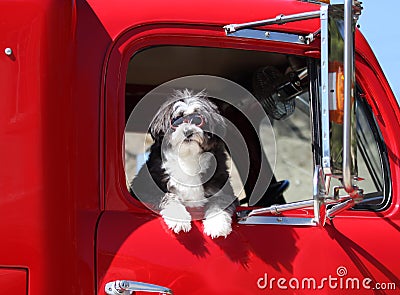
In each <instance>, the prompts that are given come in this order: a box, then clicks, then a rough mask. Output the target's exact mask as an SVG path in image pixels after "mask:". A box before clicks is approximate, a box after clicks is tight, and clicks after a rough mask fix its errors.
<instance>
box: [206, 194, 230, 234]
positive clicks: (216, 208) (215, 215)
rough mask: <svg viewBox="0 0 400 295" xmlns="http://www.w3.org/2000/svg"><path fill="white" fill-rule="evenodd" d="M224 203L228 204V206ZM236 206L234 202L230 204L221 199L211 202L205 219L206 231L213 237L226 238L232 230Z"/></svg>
mask: <svg viewBox="0 0 400 295" xmlns="http://www.w3.org/2000/svg"><path fill="white" fill-rule="evenodd" d="M223 205H226V208H224V206H223ZM235 208H236V206H235V203H234V202H233V203H232V204H230V205H228V204H224V202H220V201H214V202H210V203H209V204H208V205H207V209H206V212H205V219H204V220H203V226H204V233H205V234H206V235H208V236H210V237H211V238H213V239H214V238H218V237H225V238H226V237H227V236H228V235H229V234H230V233H231V232H232V215H233V213H234V211H235Z"/></svg>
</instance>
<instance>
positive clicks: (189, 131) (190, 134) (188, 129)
mask: <svg viewBox="0 0 400 295" xmlns="http://www.w3.org/2000/svg"><path fill="white" fill-rule="evenodd" d="M193 133H194V131H193V129H190V128H187V129H185V130H184V131H183V134H184V135H185V137H186V138H190V137H192V135H193Z"/></svg>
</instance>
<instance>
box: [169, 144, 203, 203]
mask: <svg viewBox="0 0 400 295" xmlns="http://www.w3.org/2000/svg"><path fill="white" fill-rule="evenodd" d="M208 165H209V157H208V156H207V154H201V153H195V154H192V153H188V154H186V153H184V154H178V153H177V152H175V151H168V152H166V153H165V154H164V158H163V168H164V169H165V171H166V173H167V174H168V175H169V182H168V188H169V189H171V192H173V193H174V194H176V195H177V196H178V198H179V200H180V201H181V202H182V203H183V204H184V205H185V206H187V207H201V206H204V205H205V204H206V203H207V199H206V198H205V197H204V189H203V179H202V175H203V174H204V172H205V171H206V170H207V168H208Z"/></svg>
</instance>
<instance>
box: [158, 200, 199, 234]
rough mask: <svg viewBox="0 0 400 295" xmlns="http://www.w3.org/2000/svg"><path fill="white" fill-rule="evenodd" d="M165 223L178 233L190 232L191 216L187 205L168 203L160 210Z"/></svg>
mask: <svg viewBox="0 0 400 295" xmlns="http://www.w3.org/2000/svg"><path fill="white" fill-rule="evenodd" d="M160 214H161V216H162V217H163V218H164V222H165V224H166V225H167V226H168V228H169V229H171V230H173V231H174V232H175V233H176V234H177V233H179V232H180V231H184V232H188V231H190V230H191V229H192V225H191V219H192V218H191V216H190V213H189V212H188V211H187V210H186V208H185V206H183V205H182V204H179V203H171V204H168V205H167V206H166V207H165V208H164V209H163V210H161V212H160Z"/></svg>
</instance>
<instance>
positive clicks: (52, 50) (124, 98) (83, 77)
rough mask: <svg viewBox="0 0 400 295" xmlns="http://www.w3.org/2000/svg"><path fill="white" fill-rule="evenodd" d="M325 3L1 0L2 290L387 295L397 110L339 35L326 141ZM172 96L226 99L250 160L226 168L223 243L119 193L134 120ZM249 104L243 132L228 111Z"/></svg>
mask: <svg viewBox="0 0 400 295" xmlns="http://www.w3.org/2000/svg"><path fill="white" fill-rule="evenodd" d="M321 2H327V1H321ZM331 2H333V3H331V4H330V5H328V4H326V3H320V2H318V3H317V1H298V0H271V1H259V0H251V1H225V0H222V1H209V0H203V1H158V0H154V1H153V0H151V1H140V2H139V1H126V0H115V1H105V0H74V1H61V0H21V1H0V19H1V21H0V32H1V36H2V37H1V38H0V44H1V46H0V49H1V52H0V53H1V54H0V68H1V71H0V77H1V79H0V92H1V94H2V98H1V99H0V110H1V112H2V116H0V143H1V144H0V147H1V149H0V163H1V165H0V234H1V236H3V238H2V241H3V242H2V243H1V246H0V290H2V291H1V293H4V294H5V293H10V292H12V293H13V294H18V295H19V294H21V295H22V294H29V295H39V294H52V293H56V294H87V295H89V294H93V295H94V294H98V295H100V294H131V292H136V293H135V294H146V293H147V292H159V293H161V294H168V293H172V292H173V294H268V293H273V294H314V293H315V294H398V292H399V291H398V290H399V288H400V265H399V263H398V260H397V257H398V254H397V251H398V248H399V246H400V234H399V230H400V213H399V204H400V199H399V197H400V192H399V188H400V182H399V179H400V177H399V173H400V166H399V165H400V162H399V159H400V139H399V136H398V130H400V121H399V117H400V109H399V106H398V104H397V101H396V98H395V97H394V95H393V92H392V91H391V89H390V87H389V85H388V82H387V80H386V78H385V76H384V74H383V72H382V69H381V68H380V65H379V63H378V61H377V60H376V58H375V56H374V54H373V52H372V50H371V48H370V47H369V45H368V43H367V41H366V40H365V38H364V37H363V36H362V34H361V33H360V31H359V30H358V29H355V42H354V50H352V51H351V52H352V55H353V57H354V64H355V72H354V73H353V72H351V73H352V75H354V78H355V79H354V81H353V82H350V84H351V85H350V86H349V87H351V89H352V92H351V95H352V96H351V99H348V100H344V101H345V102H346V101H348V102H349V105H350V104H351V105H352V111H350V112H352V113H351V122H348V124H349V128H350V129H349V130H350V132H351V134H352V135H351V137H349V138H351V139H350V141H349V142H346V140H345V139H343V138H342V137H341V136H342V133H343V132H344V133H346V132H347V131H343V130H344V129H343V128H344V127H343V126H344V125H346V124H347V123H346V124H345V123H344V122H343V121H342V119H343V114H342V113H340V111H342V110H343V108H342V107H340V103H341V101H340V100H337V101H336V100H335V99H336V97H337V96H336V95H335V94H332V93H334V92H339V89H341V88H343V87H345V85H347V86H348V85H349V84H343V85H342V84H340V83H341V82H340V81H341V80H340V79H341V78H343V69H342V66H341V63H340V62H339V63H334V62H333V61H335V62H336V61H337V60H340V58H343V57H339V58H337V57H335V56H333V55H332V54H333V53H332V52H339V51H337V50H338V48H339V49H340V50H342V49H343V46H344V45H343V44H342V43H343V39H344V37H343V34H342V31H341V25H340V24H342V22H341V21H342V20H343V18H344V19H345V17H343V15H342V14H340V13H339V12H338V11H343V10H341V9H342V8H340V9H338V10H335V9H334V10H333V11H332V13H331V12H330V10H329V9H330V8H328V7H334V6H335V5H341V4H336V2H342V1H331ZM356 2H357V1H356ZM352 4H354V6H355V9H354V11H355V12H354V13H355V14H354V15H357V13H359V12H360V11H359V3H352ZM328 11H329V17H331V18H329V17H327V16H326V15H325V14H324V13H327V12H328ZM325 16H326V18H325ZM361 17H362V16H361ZM287 18H289V19H290V20H288V19H287ZM261 20H270V22H262V23H256V24H254V23H253V24H252V23H251V22H256V21H261ZM334 21H337V23H336V26H333V23H334ZM249 22H250V23H249ZM232 24H239V25H238V26H235V25H233V27H232ZM240 24H246V26H244V27H243V28H242V27H240ZM229 25H231V26H229ZM324 26H326V27H324ZM335 33H336V38H337V39H333V38H334V37H335ZM324 34H326V35H324ZM325 38H326V39H325ZM328 39H329V44H328V45H324V42H328ZM332 40H334V41H332ZM335 40H336V41H335ZM346 44H347V43H346ZM335 46H336V47H335ZM325 50H328V51H329V52H328V51H326V52H325ZM339 55H340V56H341V54H339ZM324 61H325V63H324ZM327 63H329V69H328V66H327ZM338 65H339V66H338ZM346 65H347V63H346ZM350 65H351V64H350ZM325 67H326V68H325ZM339 68H340V69H341V70H339ZM350 70H351V69H350ZM341 71H342V72H341ZM325 76H326V77H325ZM193 77H195V80H196V83H197V84H191V83H192V82H193ZM260 77H261V78H260ZM338 77H340V78H338ZM260 79H261V80H260ZM293 79H294V80H293ZM324 79H325V80H324ZM260 81H261V82H262V81H266V84H265V85H264V84H262V83H260ZM332 81H333V82H332ZM349 81H351V80H349ZM267 82H268V83H267ZM271 85H272V86H271ZM176 87H178V88H179V87H189V88H190V87H192V88H196V87H197V88H198V89H196V90H202V89H206V91H208V92H209V93H211V94H214V97H217V95H218V93H220V92H221V87H226V88H229V89H233V92H232V93H234V95H233V96H235V95H237V99H236V98H235V99H236V100H235V99H233V98H232V100H231V101H229V99H230V98H229V97H228V98H227V99H226V100H227V101H225V103H228V104H230V106H229V107H227V108H226V109H223V110H222V114H223V115H224V116H226V118H228V119H229V120H230V121H231V122H232V123H233V125H235V126H237V128H238V130H239V131H240V133H241V134H243V138H244V142H246V143H247V144H246V146H248V147H249V148H248V151H247V152H245V151H244V152H243V155H241V154H236V155H235V154H232V158H233V161H232V163H233V164H232V167H233V166H237V167H239V168H240V162H241V161H242V160H241V159H243V157H244V158H248V159H249V163H250V164H249V165H250V166H249V168H248V171H247V172H246V173H244V174H246V177H244V176H243V172H242V171H240V169H238V170H239V171H237V172H235V173H236V175H233V174H234V172H232V175H233V176H232V181H236V182H235V183H236V184H235V187H236V190H235V192H237V193H238V195H239V197H240V199H241V200H242V201H241V205H240V206H239V207H238V208H237V214H236V215H235V218H234V221H233V224H232V229H233V230H232V233H231V234H230V235H228V236H227V237H226V238H217V239H211V238H210V237H208V236H206V235H204V234H203V232H202V229H201V222H200V221H195V222H194V223H193V228H192V230H191V231H190V232H188V233H180V234H174V233H173V232H171V231H170V230H168V228H167V227H166V226H165V225H164V224H163V222H162V218H161V217H160V216H159V215H158V214H157V213H155V212H153V211H151V210H149V209H148V208H147V207H146V206H144V205H143V204H142V203H141V202H140V201H139V200H138V199H137V198H134V197H133V196H132V195H131V194H130V193H129V186H128V185H127V183H128V182H129V181H130V180H131V178H132V177H134V175H135V171H137V169H138V167H139V164H138V163H139V161H140V160H139V159H140V156H141V155H143V154H145V152H146V147H147V146H146V144H147V141H146V140H147V137H146V136H147V135H146V134H147V128H148V125H146V124H145V123H144V120H146V119H148V120H151V118H152V117H153V115H154V113H152V112H151V111H150V110H151V108H154V109H157V108H158V107H159V106H160V103H161V102H162V100H163V99H165V98H164V97H160V96H159V94H160V93H165V92H168V90H169V89H172V88H176ZM263 87H264V88H263ZM265 87H266V88H265ZM325 87H326V88H325ZM324 91H326V92H327V93H326V94H324ZM328 92H329V93H328ZM282 95H284V96H285V99H283V100H282V97H281V96H282ZM248 97H252V98H251V99H249V100H246V99H247V98H248ZM271 97H272V98H274V99H275V101H279V103H280V104H278V103H277V104H276V105H274V107H273V109H272V110H271V107H270V106H268V105H267V103H268V100H267V98H268V99H270V98H271ZM279 97H280V98H279ZM332 97H335V98H334V99H333V100H332ZM143 102H146V103H147V105H148V107H149V108H150V109H141V108H140V106H141V104H142V103H143ZM342 102H343V100H342ZM336 103H337V105H336ZM256 104H259V106H261V107H262V109H264V110H265V112H266V113H265V118H261V119H259V120H258V119H257V120H256V123H255V124H257V126H255V127H254V125H253V127H254V128H255V129H254V130H250V129H247V127H246V126H247V125H245V124H248V123H242V122H243V121H242V119H241V118H240V116H237V115H236V114H237V113H236V112H237V110H241V113H243V114H252V112H253V111H254V108H253V107H254V105H256ZM231 107H235V108H234V109H232V108H231ZM138 110H139V111H138ZM232 110H233V111H232ZM328 113H329V115H328ZM139 115H140V116H141V117H140V118H144V119H143V120H142V119H141V120H137V119H135V118H139ZM324 116H325V117H324ZM338 118H339V119H338ZM340 118H342V119H340ZM350 125H351V126H350ZM335 126H336V127H335ZM335 128H336V129H335ZM269 134H273V135H274V138H273V142H272V143H271V141H270V140H271V138H270V137H269ZM138 143H139V147H136V146H138ZM346 144H348V146H347V147H348V150H349V151H355V150H356V151H357V156H356V158H352V159H350V162H351V163H349V166H348V167H349V173H350V176H349V177H348V178H346V171H345V170H346V169H344V171H342V170H341V168H340V167H341V166H340V165H342V162H343V155H344V154H342V150H343V149H346ZM343 147H344V148H343ZM325 152H330V154H329V153H328V154H326V153H325ZM352 155H353V154H352ZM242 156H243V157H242ZM354 157H355V156H354ZM345 161H346V160H345ZM262 163H264V164H262ZM338 164H339V166H337V165H338ZM263 165H266V166H263ZM265 167H267V168H265ZM268 167H270V168H272V170H273V175H271V176H270V178H269V179H268V181H267V182H265V179H263V178H262V177H259V175H263V173H264V172H265V171H264V170H263V169H268ZM337 167H339V168H338V171H336V170H335V169H336V168H337ZM356 168H358V169H356ZM232 169H233V168H232ZM355 170H358V171H355ZM232 171H233V170H232ZM271 179H276V182H279V181H281V182H280V183H284V184H285V185H286V186H287V185H288V187H286V186H285V187H284V189H285V191H284V192H283V193H282V196H283V197H284V199H285V202H286V204H279V205H276V206H275V204H274V200H275V199H274V196H272V195H270V194H269V191H268V183H269V181H270V180H271ZM346 180H347V182H346ZM282 181H284V182H282ZM289 183H290V184H289ZM349 183H350V185H349ZM282 190H283V189H282ZM260 192H261V193H260ZM262 197H265V199H264V198H262ZM281 203H283V202H281ZM257 210H258V211H257Z"/></svg>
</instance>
